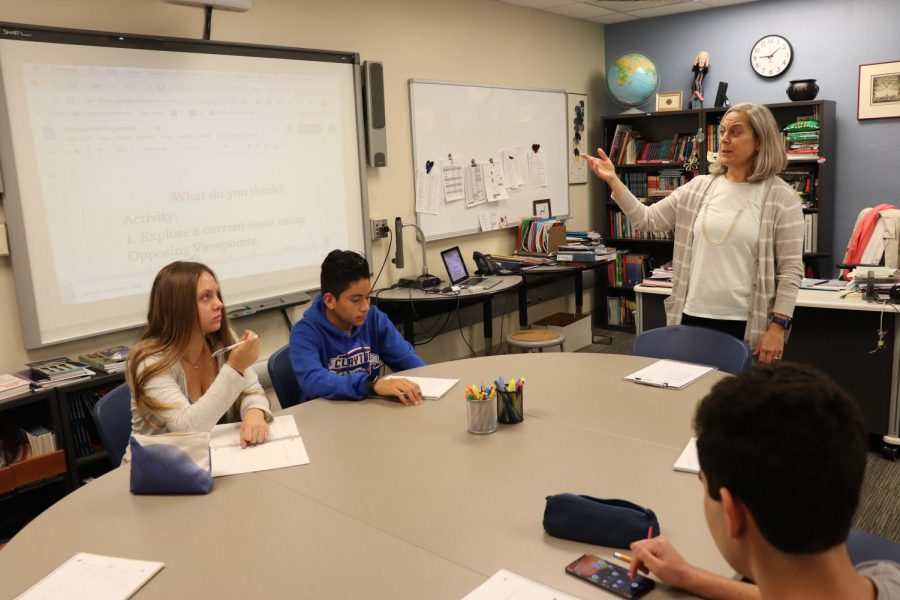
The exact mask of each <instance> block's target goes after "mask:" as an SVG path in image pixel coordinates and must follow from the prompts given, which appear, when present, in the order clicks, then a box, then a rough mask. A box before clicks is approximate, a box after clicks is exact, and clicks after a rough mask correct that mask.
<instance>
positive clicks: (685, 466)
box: [673, 437, 700, 473]
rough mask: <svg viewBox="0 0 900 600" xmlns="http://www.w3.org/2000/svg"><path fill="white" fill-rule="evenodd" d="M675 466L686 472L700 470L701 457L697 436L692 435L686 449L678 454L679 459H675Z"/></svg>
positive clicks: (678, 469)
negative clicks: (698, 454)
mask: <svg viewBox="0 0 900 600" xmlns="http://www.w3.org/2000/svg"><path fill="white" fill-rule="evenodd" d="M673 468H674V469H675V470H676V471H683V472H685V473H699V472H700V459H699V458H698V457H697V438H695V437H692V438H691V439H689V440H688V443H687V445H686V446H685V447H684V450H682V451H681V454H680V455H679V456H678V460H676V461H675V466H674V467H673Z"/></svg>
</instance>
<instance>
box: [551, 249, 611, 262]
mask: <svg viewBox="0 0 900 600" xmlns="http://www.w3.org/2000/svg"><path fill="white" fill-rule="evenodd" d="M608 256H610V255H609V254H595V253H594V252H591V251H586V252H577V251H572V250H565V251H564V250H557V252H556V260H557V261H559V262H586V263H589V262H597V261H600V260H607V257H608Z"/></svg>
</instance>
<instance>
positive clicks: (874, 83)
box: [856, 60, 900, 120]
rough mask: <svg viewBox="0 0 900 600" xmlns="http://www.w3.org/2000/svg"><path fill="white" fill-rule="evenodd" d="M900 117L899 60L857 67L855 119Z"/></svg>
mask: <svg viewBox="0 0 900 600" xmlns="http://www.w3.org/2000/svg"><path fill="white" fill-rule="evenodd" d="M896 117H900V60H895V61H891V62H883V63H873V64H870V65H859V103H858V104H857V109H856V118H857V119H859V120H863V119H891V118H896Z"/></svg>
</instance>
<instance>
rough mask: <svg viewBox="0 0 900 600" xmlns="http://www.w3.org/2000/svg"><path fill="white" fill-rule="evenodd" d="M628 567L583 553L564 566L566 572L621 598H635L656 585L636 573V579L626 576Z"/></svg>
mask: <svg viewBox="0 0 900 600" xmlns="http://www.w3.org/2000/svg"><path fill="white" fill-rule="evenodd" d="M628 571H629V569H628V567H621V566H619V565H617V564H614V563H611V562H608V561H605V560H603V559H602V558H598V557H596V556H592V555H590V554H585V555H583V556H582V557H581V558H579V559H578V560H576V561H575V562H573V563H572V564H570V565H569V566H567V567H566V573H569V574H570V575H574V576H575V577H579V578H581V579H584V580H585V581H589V582H590V583H593V584H594V585H597V586H600V587H602V588H603V589H604V590H608V591H610V592H612V593H613V594H615V595H617V596H621V597H622V598H629V599H632V600H634V599H636V598H640V597H642V596H643V595H644V594H646V593H647V592H649V591H650V590H652V589H653V587H654V586H655V585H656V582H654V581H653V580H652V579H649V578H647V577H644V576H643V575H640V574H639V575H638V576H637V579H635V580H633V581H632V580H631V579H629V578H628Z"/></svg>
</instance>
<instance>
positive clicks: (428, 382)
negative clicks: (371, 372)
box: [385, 375, 459, 400]
mask: <svg viewBox="0 0 900 600" xmlns="http://www.w3.org/2000/svg"><path fill="white" fill-rule="evenodd" d="M385 379H408V380H410V381H412V382H413V383H415V384H416V385H418V386H419V389H420V390H422V397H423V398H425V399H426V400H437V399H439V398H441V397H443V395H444V394H446V393H447V392H449V391H450V389H451V388H452V387H453V386H454V385H456V384H457V383H459V379H439V378H437V377H404V376H402V375H388V376H387V377H385Z"/></svg>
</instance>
